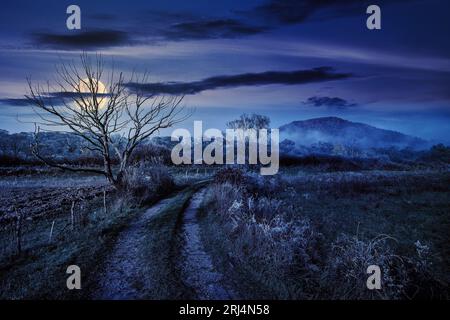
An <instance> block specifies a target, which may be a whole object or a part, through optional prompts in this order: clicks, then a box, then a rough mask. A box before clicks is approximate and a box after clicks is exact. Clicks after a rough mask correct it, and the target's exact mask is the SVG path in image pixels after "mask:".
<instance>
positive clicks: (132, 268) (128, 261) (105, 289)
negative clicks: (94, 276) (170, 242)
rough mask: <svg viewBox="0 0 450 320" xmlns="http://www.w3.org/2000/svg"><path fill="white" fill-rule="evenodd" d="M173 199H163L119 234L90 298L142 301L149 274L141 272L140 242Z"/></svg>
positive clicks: (147, 286) (149, 285)
mask: <svg viewBox="0 0 450 320" xmlns="http://www.w3.org/2000/svg"><path fill="white" fill-rule="evenodd" d="M172 200H173V198H169V199H164V200H161V201H160V202H158V203H157V204H155V205H154V206H153V207H151V208H149V209H148V210H147V211H145V212H144V213H143V214H142V215H140V216H139V217H137V218H136V219H135V220H134V221H133V222H131V224H130V225H129V226H128V227H127V228H126V229H125V230H124V231H123V232H122V233H121V234H120V235H119V237H118V239H117V241H116V244H115V246H114V247H113V250H112V253H111V255H110V256H109V258H108V259H107V260H106V262H105V267H104V270H103V272H102V273H101V276H100V278H99V282H98V288H99V289H98V290H97V291H96V292H95V293H94V295H93V298H94V299H105V300H116V299H120V300H129V299H144V298H148V297H144V296H143V294H142V293H141V291H142V290H140V288H149V287H151V286H152V277H151V275H148V274H144V273H143V272H142V266H143V265H145V264H146V263H148V262H146V261H142V258H141V256H140V254H139V250H140V248H141V247H142V240H143V239H144V237H145V234H146V233H147V232H148V230H147V229H146V225H147V223H148V222H149V220H150V219H151V218H152V217H153V216H154V215H155V214H156V213H157V212H158V211H160V210H161V209H162V208H163V207H165V206H166V205H167V204H168V203H170V201H172Z"/></svg>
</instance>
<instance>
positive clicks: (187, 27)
mask: <svg viewBox="0 0 450 320" xmlns="http://www.w3.org/2000/svg"><path fill="white" fill-rule="evenodd" d="M265 30H267V28H265V27H260V26H252V25H248V24H246V23H244V22H241V21H239V20H235V19H213V20H199V21H189V22H182V23H176V24H173V25H171V26H170V27H169V28H168V29H167V30H165V31H163V36H164V37H165V38H166V39H168V40H186V39H216V38H235V37H239V36H243V35H252V34H258V33H261V32H264V31H265Z"/></svg>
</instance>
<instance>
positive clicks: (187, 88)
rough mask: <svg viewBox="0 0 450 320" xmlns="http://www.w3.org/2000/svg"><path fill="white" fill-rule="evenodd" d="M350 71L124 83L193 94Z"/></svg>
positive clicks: (331, 76)
mask: <svg viewBox="0 0 450 320" xmlns="http://www.w3.org/2000/svg"><path fill="white" fill-rule="evenodd" d="M351 76H352V75H351V74H349V73H335V72H334V70H333V68H330V67H320V68H314V69H308V70H297V71H267V72H262V73H243V74H237V75H231V76H229V75H221V76H215V77H210V78H206V79H203V80H200V81H193V82H157V83H145V84H140V83H134V82H130V83H127V84H126V86H127V87H128V88H129V89H131V90H135V91H142V92H146V93H149V94H196V93H199V92H202V91H205V90H214V89H218V88H234V87H240V86H260V85H269V84H284V85H294V84H305V83H312V82H321V81H331V80H339V79H347V78H349V77H351Z"/></svg>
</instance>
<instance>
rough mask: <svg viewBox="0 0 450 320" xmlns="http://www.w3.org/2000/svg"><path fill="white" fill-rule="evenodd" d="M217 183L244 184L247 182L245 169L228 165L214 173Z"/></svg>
mask: <svg viewBox="0 0 450 320" xmlns="http://www.w3.org/2000/svg"><path fill="white" fill-rule="evenodd" d="M214 182H216V183H231V184H233V185H238V186H239V185H244V184H245V183H246V182H247V178H246V176H245V173H244V171H242V170H241V169H238V168H233V167H227V168H224V169H221V170H219V171H217V173H216V174H215V175H214Z"/></svg>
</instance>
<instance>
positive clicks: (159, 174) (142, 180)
mask: <svg viewBox="0 0 450 320" xmlns="http://www.w3.org/2000/svg"><path fill="white" fill-rule="evenodd" d="M122 181H123V185H124V186H125V190H126V193H128V194H129V195H131V196H132V197H133V198H134V199H135V200H137V202H138V204H139V205H145V204H148V203H151V202H154V201H155V200H157V199H158V198H160V197H161V196H162V195H165V194H168V193H169V192H170V191H172V189H173V187H174V182H173V179H172V176H171V175H170V173H169V171H168V170H167V168H166V167H165V166H163V165H152V166H147V165H146V164H145V163H143V162H141V163H139V164H138V165H136V166H132V167H129V168H128V169H127V170H126V171H125V174H124V176H123V180H122Z"/></svg>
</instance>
